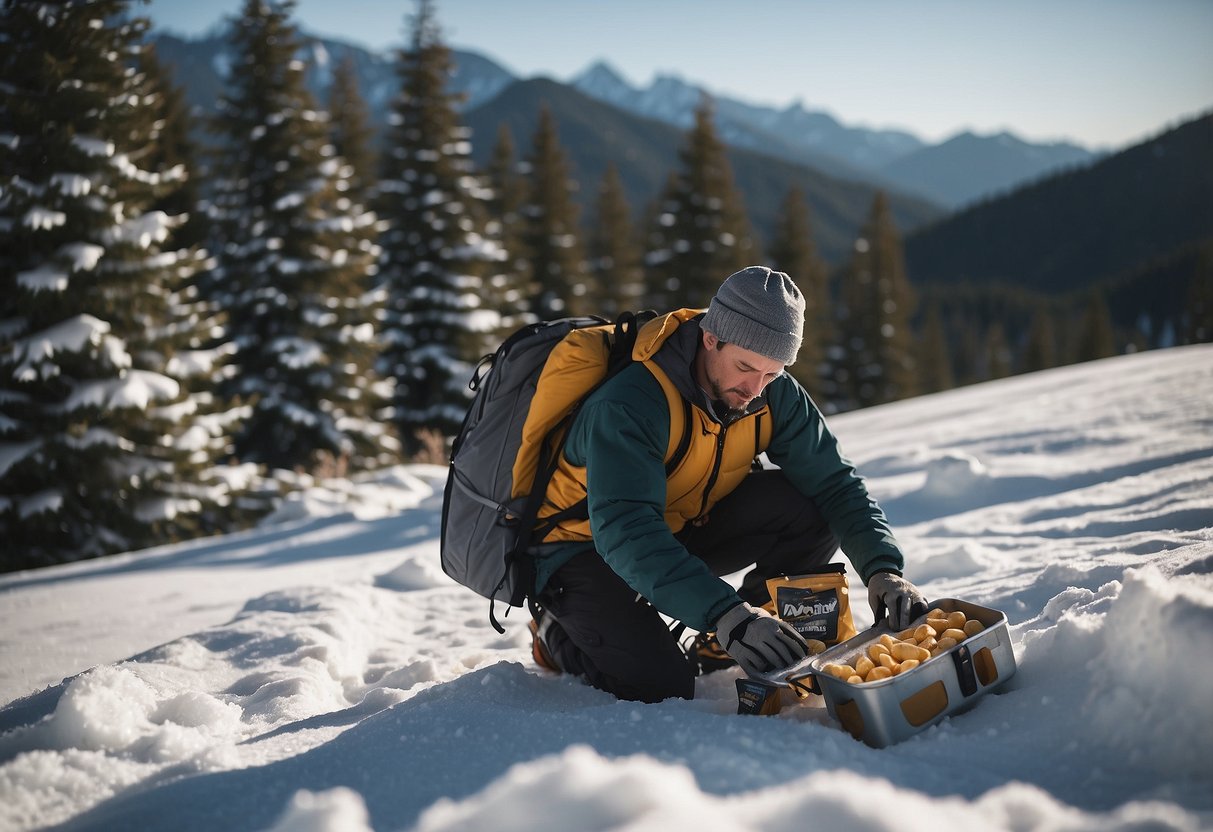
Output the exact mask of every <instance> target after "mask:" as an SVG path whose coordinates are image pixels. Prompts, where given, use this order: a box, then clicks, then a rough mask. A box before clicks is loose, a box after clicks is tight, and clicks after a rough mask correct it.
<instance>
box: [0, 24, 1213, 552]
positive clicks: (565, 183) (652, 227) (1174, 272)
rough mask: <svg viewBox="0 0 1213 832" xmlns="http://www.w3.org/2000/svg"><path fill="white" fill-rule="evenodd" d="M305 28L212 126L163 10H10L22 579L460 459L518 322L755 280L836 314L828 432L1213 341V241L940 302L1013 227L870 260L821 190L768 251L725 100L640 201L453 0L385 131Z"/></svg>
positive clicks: (1, 499)
mask: <svg viewBox="0 0 1213 832" xmlns="http://www.w3.org/2000/svg"><path fill="white" fill-rule="evenodd" d="M293 9H294V6H293V3H292V2H290V1H289V0H287V2H267V1H266V0H245V2H244V3H243V6H242V8H241V10H240V11H239V13H238V14H237V15H236V16H235V17H234V18H233V19H231V20H230V21H229V27H228V30H227V37H228V38H229V41H230V45H231V48H232V53H233V55H234V56H236V58H235V60H234V62H233V65H232V67H231V70H230V72H229V74H228V77H227V79H226V81H225V84H224V87H223V89H222V90H221V91H220V92H219V95H218V98H217V101H218V107H217V108H216V111H215V113H216V114H215V115H214V116H213V118H208V119H207V121H206V123H203V124H200V123H197V117H196V116H193V115H191V113H190V112H189V111H188V110H187V108H186V107H185V105H184V103H183V96H182V91H181V88H180V87H179V86H178V85H177V83H176V81H175V79H174V78H173V77H172V76H171V73H170V72H169V71H168V69H167V68H166V67H165V66H164V65H163V64H162V62H161V61H160V60H159V59H158V57H157V54H156V51H155V49H154V47H153V46H152V40H153V38H152V37H151V33H150V31H149V24H148V22H147V21H146V19H144V18H141V17H140V16H139V14H138V11H139V10H138V7H137V5H133V4H131V3H129V2H128V0H74V2H67V0H4V5H3V11H2V13H0V67H2V69H0V550H2V552H0V555H2V557H0V571H11V570H15V569H25V568H31V567H38V566H44V565H49V564H53V563H60V562H65V561H72V560H77V559H81V558H88V557H95V556H99V555H104V554H109V553H114V552H121V551H127V550H131V549H137V548H143V547H147V546H151V545H155V544H160V543H168V542H172V541H176V540H181V539H185V538H190V537H196V536H200V535H206V534H215V533H221V532H227V531H232V530H235V529H239V528H243V527H246V526H248V525H249V524H250V523H253V522H255V521H256V519H257V518H259V517H261V516H263V515H264V514H265V513H266V512H267V511H269V510H270V509H271V508H272V506H273V505H274V504H275V501H276V500H278V499H280V498H281V496H282V495H283V494H284V493H285V492H287V491H289V490H290V489H292V488H294V487H296V486H297V485H298V484H299V483H302V482H307V481H309V480H310V479H313V478H324V477H333V478H340V477H349V476H357V475H358V474H359V473H361V472H366V471H370V470H374V469H379V468H383V467H385V466H389V465H393V464H396V463H399V462H401V461H422V462H435V463H444V462H445V460H446V458H447V453H448V446H449V442H450V440H451V438H452V436H453V435H454V433H455V432H456V431H457V430H458V428H459V425H460V423H461V422H462V419H463V416H464V413H465V411H466V407H467V404H468V402H469V397H470V391H469V388H468V381H469V379H470V378H471V377H472V373H473V371H474V369H475V367H476V365H477V362H478V361H479V360H480V359H481V358H482V357H483V356H485V355H486V354H488V353H491V352H492V351H493V350H494V349H495V348H496V346H497V345H498V344H499V343H500V342H501V341H502V340H503V339H504V338H505V337H506V336H507V335H508V334H509V333H510V332H512V331H514V330H515V329H517V328H518V327H519V326H521V325H523V324H525V323H528V322H532V321H535V320H543V319H550V318H554V317H562V316H566V315H584V314H595V315H602V316H604V317H606V318H608V319H609V318H612V317H613V316H615V315H616V314H618V313H619V312H621V311H624V310H629V309H644V308H653V309H657V310H665V309H672V308H677V307H681V306H689V307H703V306H706V305H707V303H708V301H709V300H710V298H711V296H712V294H713V292H714V291H715V288H716V286H717V285H718V284H719V283H720V281H721V280H722V279H723V278H724V277H726V276H727V275H728V274H730V273H732V272H733V271H735V270H737V269H739V268H741V267H744V266H746V265H750V264H754V263H765V264H768V265H770V266H772V267H774V268H777V269H780V270H783V271H787V272H788V273H789V274H791V275H792V277H793V278H794V279H795V280H796V281H797V283H798V285H799V286H800V287H801V289H802V291H803V292H804V294H805V296H806V299H807V301H808V311H807V322H806V329H805V332H806V337H805V342H804V346H803V349H802V352H801V355H800V358H799V360H798V361H797V363H796V364H794V365H793V366H792V367H791V368H790V372H791V373H792V374H793V375H794V376H795V377H796V378H797V379H798V380H799V381H800V382H801V383H802V384H803V385H804V386H805V387H806V389H808V390H809V391H810V393H811V394H812V395H813V397H814V398H815V400H816V401H817V402H818V404H819V405H820V406H821V408H822V410H823V411H825V412H827V413H836V412H841V411H847V410H853V409H856V408H862V407H868V406H872V405H878V404H882V403H885V402H891V401H895V400H898V399H903V398H906V397H910V396H914V395H918V394H921V393H927V392H935V391H940V390H945V389H948V388H950V387H953V386H956V385H959V384H969V383H973V382H978V381H982V380H986V379H993V378H999V377H1002V376H1006V375H1010V374H1012V373H1017V372H1026V371H1032V370H1039V369H1045V368H1048V367H1053V366H1058V365H1061V364H1065V363H1071V362H1076V361H1084V360H1090V359H1096V358H1100V357H1105V356H1110V355H1114V354H1117V353H1120V352H1124V351H1126V350H1133V349H1146V348H1154V347H1159V346H1168V345H1172V344H1181V343H1190V342H1195V341H1208V340H1211V339H1213V289H1211V287H1213V248H1211V247H1210V246H1209V245H1203V246H1190V247H1186V248H1181V249H1179V250H1178V251H1177V253H1173V254H1172V255H1169V256H1167V257H1165V258H1161V259H1158V260H1156V261H1153V262H1152V263H1151V264H1150V265H1149V266H1148V267H1147V268H1144V269H1143V270H1139V271H1138V272H1135V273H1133V274H1126V275H1123V276H1122V277H1121V279H1120V280H1119V282H1117V283H1116V284H1115V285H1111V286H1098V287H1095V288H1091V287H1089V286H1088V287H1085V288H1083V289H1081V290H1079V289H1075V290H1073V291H1069V292H1062V293H1058V292H1051V291H1047V289H1048V287H1049V285H1050V281H1056V280H1057V279H1059V278H1057V276H1056V275H1054V274H1049V273H1041V274H1039V275H1038V276H1034V277H1033V280H1032V281H1028V282H1024V283H1022V284H1014V281H1009V282H1005V283H997V282H996V281H997V279H1000V278H1005V277H1006V275H1005V274H999V275H995V276H994V277H992V278H991V280H992V281H995V282H996V285H995V288H991V287H990V285H988V284H989V283H990V281H985V282H982V283H981V284H980V285H978V284H976V283H974V282H973V279H974V278H977V277H981V275H975V274H972V273H971V271H966V270H965V268H962V267H959V266H958V267H956V268H955V269H953V270H952V271H946V270H944V271H941V272H940V273H939V276H940V278H941V279H940V280H938V281H935V282H920V283H912V282H911V280H910V277H909V270H912V268H913V266H914V264H915V263H916V262H920V261H921V262H925V260H924V258H929V259H930V261H931V262H932V263H937V262H941V260H940V258H939V257H935V256H934V255H931V254H930V252H931V247H932V246H937V247H938V248H939V250H940V251H945V252H946V251H948V250H949V248H948V247H949V246H954V245H955V240H956V239H957V237H958V236H963V235H976V234H984V233H986V232H985V231H983V230H982V229H983V228H985V227H986V226H984V225H981V222H982V217H981V215H980V214H977V215H976V216H977V219H976V220H974V219H972V218H971V217H970V218H969V219H966V218H965V217H964V216H963V215H962V216H957V217H955V218H949V219H945V220H942V221H941V222H940V223H938V224H936V225H934V226H933V227H932V228H931V229H928V230H926V231H924V232H922V233H920V234H918V235H916V236H915V237H914V238H913V239H911V240H910V241H909V243H910V245H909V246H908V247H907V243H906V241H903V233H904V232H903V230H902V229H899V227H898V225H897V222H896V220H895V218H894V211H893V210H891V208H890V202H889V198H888V197H887V195H886V194H884V193H876V195H875V198H874V199H873V200H872V203H871V205H870V207H869V210H868V212H867V218H866V221H865V222H864V223H863V224H862V226H861V227H860V228H858V229H857V230H856V232H855V235H854V239H853V240H852V241H851V245H850V250H849V254H848V255H847V256H846V257H845V258H843V259H842V260H840V261H836V262H832V263H831V262H827V261H826V260H825V259H824V258H823V257H822V255H821V253H820V251H819V246H818V244H817V242H816V234H815V229H814V222H815V219H814V213H813V209H812V204H811V200H810V199H809V197H808V195H807V194H806V193H804V192H803V191H802V190H801V189H800V188H799V187H798V186H797V185H796V184H795V183H792V184H789V185H788V186H787V188H786V191H784V192H783V193H781V194H780V195H779V197H780V202H779V208H778V214H777V216H776V217H775V220H774V222H773V223H771V224H770V226H769V228H768V229H766V230H765V232H764V233H760V232H758V231H756V230H755V227H754V225H753V224H752V222H751V219H750V217H749V215H748V213H747V207H746V204H745V200H744V199H743V197H742V195H741V193H740V191H739V189H738V186H737V183H736V181H735V177H734V171H733V168H732V166H731V164H730V157H729V149H728V148H727V147H726V145H725V144H724V142H723V141H722V139H721V137H720V136H719V135H718V134H717V131H716V129H715V127H714V119H713V103H712V101H711V100H710V99H709V98H706V97H705V98H704V100H703V101H702V102H701V103H700V106H699V109H698V111H697V114H696V118H695V121H694V124H693V125H691V126H690V127H689V128H688V129H687V130H686V132H685V134H684V135H683V136H682V137H681V147H680V149H679V152H678V154H677V159H676V162H675V164H674V165H673V166H672V167H671V169H669V170H668V171H666V172H665V179H664V185H663V186H662V187H661V188H660V190H659V191H658V192H655V193H653V194H652V195H651V198H650V199H649V201H648V202H647V204H646V206H645V208H644V210H642V211H637V210H635V209H634V207H633V204H632V202H631V201H630V200H629V199H628V197H627V194H626V192H625V186H624V182H625V180H626V179H627V172H626V171H625V170H622V169H621V168H620V167H619V166H618V165H616V164H615V163H607V164H605V165H604V166H603V173H602V175H601V178H600V179H597V180H596V181H580V182H579V181H577V180H576V179H575V177H574V175H573V172H572V166H571V163H570V154H569V151H568V148H567V147H566V146H565V145H564V144H563V143H562V137H561V135H560V129H559V122H558V119H556V118H555V117H554V116H553V114H552V113H551V112H550V111H548V110H546V109H545V110H543V111H542V112H540V114H539V117H538V119H537V120H536V122H535V125H536V126H535V128H534V130H533V133H531V134H529V135H514V134H513V133H512V132H511V130H510V129H509V127H508V126H507V125H504V124H503V125H502V126H501V128H500V129H499V130H498V131H497V132H496V133H495V134H494V135H486V136H482V135H475V136H473V135H472V133H471V131H470V130H469V128H468V127H467V125H466V124H465V123H464V122H463V120H462V116H461V111H460V107H459V103H460V102H459V97H458V95H457V94H455V93H453V92H452V91H451V89H450V85H449V80H450V75H451V54H450V50H449V48H448V47H447V46H446V45H445V44H444V41H443V35H442V31H441V27H440V25H439V21H438V18H437V11H436V9H435V7H434V5H433V3H432V2H431V0H419V2H418V3H417V4H416V7H415V10H414V11H412V12H411V13H409V14H408V15H407V17H406V29H407V31H408V33H409V38H408V42H407V45H406V46H405V47H404V48H402V49H401V50H399V52H398V53H397V55H396V56H395V66H396V74H397V80H398V90H397V92H396V95H395V98H394V103H393V105H392V109H391V112H390V114H389V117H388V125H389V127H388V130H387V133H386V135H385V136H384V137H383V138H382V140H380V139H379V138H377V137H376V136H375V135H374V134H373V131H372V129H371V127H370V124H371V119H370V116H369V114H368V112H367V108H366V105H365V104H364V103H363V102H362V101H361V100H360V98H359V95H358V90H357V87H356V84H355V83H354V81H353V74H352V69H351V67H350V66H349V65H340V66H338V67H337V69H336V72H335V75H334V81H333V85H332V89H331V90H330V93H329V95H328V97H327V100H317V98H316V97H315V96H313V94H312V93H310V92H309V91H308V88H307V86H306V85H305V83H304V67H303V65H302V63H301V62H300V61H299V60H298V59H297V57H296V53H297V51H298V48H299V43H300V34H299V32H298V29H297V26H296V25H295V23H294V22H293V20H292V13H293ZM1205 123H1206V128H1205V129H1206V130H1207V124H1208V119H1206V120H1205ZM199 137H204V138H203V139H200V138H199ZM473 142H477V143H478V144H477V147H478V148H479V149H480V150H481V153H480V154H476V153H474V152H473V151H474V147H473ZM482 142H484V143H488V145H487V146H482V145H480V144H479V143H482ZM478 158H479V159H482V160H487V161H483V162H479V163H478V162H477V161H476V160H477V159H478ZM1126 175H1129V174H1126ZM1046 185H1047V183H1046ZM1046 185H1042V186H1041V187H1045V186H1046ZM579 195H582V196H585V197H586V198H584V199H583V198H580V196H579ZM1065 200H1071V202H1072V203H1073V204H1077V202H1078V200H1079V197H1078V196H1072V195H1070V194H1069V193H1068V192H1065V191H1061V192H1059V194H1058V196H1057V198H1056V200H1054V202H1057V203H1059V204H1060V205H1061V208H1059V210H1063V209H1064V208H1065V206H1067V205H1070V204H1071V203H1070V202H1065ZM585 206H589V208H588V210H586V208H585ZM983 208H984V209H985V210H987V211H988V210H990V207H989V206H978V207H977V208H976V209H975V211H980V210H982V209H983ZM1074 210H1078V209H1074ZM1041 221H1042V222H1045V223H1057V222H1058V220H1056V219H1050V218H1047V217H1044V218H1041ZM966 223H968V224H966ZM1058 233H1063V234H1064V233H1067V231H1066V230H1065V229H1064V228H1063V229H1062V230H1060V231H1059V232H1058ZM1078 233H1082V234H1087V233H1088V230H1087V228H1086V226H1082V225H1075V234H1078ZM1088 236H1089V235H1088ZM1078 243H1080V244H1081V246H1082V251H1086V252H1088V253H1090V254H1092V256H1094V254H1100V255H1102V254H1103V253H1104V252H1103V251H1102V250H1095V249H1094V248H1093V246H1094V244H1093V243H1090V242H1089V241H1088V238H1087V237H1083V238H1082V239H1080V240H1078ZM1117 244H1118V245H1126V246H1127V245H1132V244H1133V241H1132V240H1129V239H1120V240H1118V242H1117ZM1013 245H1014V243H1013V241H1006V240H1003V239H1002V238H998V239H996V240H994V239H992V240H991V242H990V256H991V258H993V259H992V262H996V263H998V264H1001V265H1002V266H1005V267H1006V268H1013V267H1015V264H1016V262H1017V261H1016V259H1015V258H1016V256H1017V253H1016V252H1015V251H1014V250H1013ZM998 246H1003V247H1004V248H998ZM1006 247H1010V248H1006ZM1072 254H1073V253H1072ZM1088 259H1089V258H1086V257H1084V256H1082V254H1081V253H1079V254H1073V256H1072V257H1071V260H1068V261H1064V262H1059V264H1058V269H1059V270H1060V271H1059V272H1058V273H1059V274H1071V273H1072V272H1073V269H1074V268H1079V267H1081V264H1084V263H1086V262H1087V261H1088ZM1076 264H1079V265H1076ZM1023 270H1024V271H1027V266H1024V267H1023ZM1159 285H1166V286H1169V287H1173V288H1174V290H1175V291H1177V292H1184V293H1186V295H1185V302H1184V304H1183V307H1184V310H1185V312H1184V315H1183V316H1182V317H1181V318H1174V317H1170V316H1169V315H1170V313H1169V312H1168V311H1167V310H1161V311H1159V312H1158V314H1156V315H1152V314H1149V312H1150V310H1151V308H1152V307H1151V306H1150V304H1151V302H1152V301H1151V298H1152V297H1153V296H1152V295H1151V291H1150V290H1151V287H1157V286H1159ZM1126 310H1144V312H1142V313H1139V314H1135V315H1132V316H1130V315H1128V313H1127V312H1126ZM1126 321H1132V323H1131V324H1126Z"/></svg>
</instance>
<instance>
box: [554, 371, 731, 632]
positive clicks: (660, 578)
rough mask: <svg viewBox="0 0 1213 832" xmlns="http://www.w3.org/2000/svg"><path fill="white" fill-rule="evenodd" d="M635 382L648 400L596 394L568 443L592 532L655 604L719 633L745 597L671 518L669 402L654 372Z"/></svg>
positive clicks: (605, 554)
mask: <svg viewBox="0 0 1213 832" xmlns="http://www.w3.org/2000/svg"><path fill="white" fill-rule="evenodd" d="M637 369H638V370H639V372H640V373H644V375H645V377H648V371H647V370H645V369H644V368H643V367H638V368H637ZM628 372H631V371H625V373H624V374H621V376H620V377H619V378H618V379H617V380H619V381H621V382H622V381H625V379H624V378H623V376H624V375H627V373H628ZM632 379H635V380H636V381H637V383H635V384H633V385H632V386H631V389H630V390H629V391H628V394H629V397H634V396H639V397H643V399H644V400H643V401H636V400H635V399H633V400H630V401H627V402H626V403H625V402H624V401H622V400H620V399H618V398H602V397H592V398H591V399H590V400H589V401H587V402H586V404H585V405H584V406H583V408H582V411H581V413H580V414H579V415H578V417H577V420H576V423H575V424H574V426H573V431H572V432H571V434H570V437H569V442H568V444H567V445H566V447H565V453H566V455H567V456H568V458H569V461H570V462H573V463H574V464H577V465H585V467H586V484H587V491H588V498H587V500H588V504H589V514H590V533H591V534H592V535H593V538H594V545H595V547H596V548H597V550H598V553H599V554H600V555H601V556H602V558H603V560H605V561H606V562H607V565H608V566H610V567H611V569H612V570H614V571H615V573H616V574H618V575H619V576H620V577H621V578H622V579H623V580H624V581H625V582H627V584H628V586H630V587H632V588H633V589H635V590H636V591H637V592H638V593H640V594H641V595H642V596H644V597H645V598H646V599H648V601H649V602H650V603H651V604H652V605H653V606H654V607H656V608H657V609H658V610H659V611H661V612H663V613H665V614H666V615H668V616H670V617H672V618H675V619H678V620H679V621H682V622H683V623H684V624H686V625H687V626H688V627H691V628H692V629H695V630H699V631H701V632H702V631H705V630H711V629H712V626H713V625H714V623H715V622H716V619H718V618H719V617H720V616H721V615H722V614H723V613H724V612H725V611H726V610H728V609H729V608H730V607H732V606H734V605H736V604H738V603H740V601H741V598H740V597H739V596H738V595H737V592H736V591H735V590H734V589H733V588H732V587H731V586H730V585H729V584H727V583H726V582H725V581H723V580H721V579H720V578H717V577H716V576H715V575H713V574H712V572H711V570H710V569H708V567H707V565H706V564H705V563H704V562H703V561H702V560H700V559H699V558H697V557H695V556H693V555H692V554H691V553H690V552H688V551H687V550H686V547H684V546H683V545H682V544H681V543H679V542H678V540H677V539H676V538H675V537H674V534H673V532H671V531H670V527H669V525H667V523H666V522H665V502H666V490H665V484H666V477H665V460H664V457H665V452H666V448H667V447H668V445H669V435H670V420H669V407H668V405H667V404H666V401H665V396H664V394H663V393H662V392H661V388H660V387H659V386H658V385H657V384H656V382H655V381H653V380H652V379H651V377H648V381H650V382H651V385H648V384H644V383H643V382H642V381H641V380H640V378H639V377H638V376H637V375H635V374H633V375H632Z"/></svg>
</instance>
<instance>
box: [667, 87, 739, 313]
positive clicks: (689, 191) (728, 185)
mask: <svg viewBox="0 0 1213 832" xmlns="http://www.w3.org/2000/svg"><path fill="white" fill-rule="evenodd" d="M679 159H680V162H681V167H680V169H679V171H678V172H677V174H675V175H674V176H673V177H672V178H671V180H670V183H669V185H667V187H666V190H665V192H664V193H663V194H662V196H661V197H660V200H659V202H658V209H657V211H656V212H655V217H656V223H655V224H654V225H653V226H652V227H651V228H650V229H648V231H647V235H648V243H647V246H646V247H647V249H648V251H647V254H646V255H645V263H646V266H647V267H648V279H649V292H650V296H651V298H652V300H653V302H654V303H655V304H656V308H658V309H664V308H674V307H678V306H691V307H706V306H707V305H708V303H709V302H710V301H711V300H712V296H713V295H714V294H715V293H716V289H717V288H718V287H719V286H720V283H721V281H723V280H724V279H725V278H726V277H728V276H729V275H730V274H732V273H733V272H735V271H737V270H738V269H742V268H745V267H746V266H749V265H753V264H755V263H758V262H759V261H760V259H761V255H760V252H759V250H758V244H757V241H756V240H755V239H754V236H753V233H752V232H751V230H750V225H749V220H748V219H747V218H746V213H745V207H744V204H743V202H742V199H741V195H740V193H739V192H738V191H737V188H736V187H735V185H734V183H733V170H732V166H731V165H730V164H729V160H728V157H727V156H726V155H725V147H724V144H722V143H721V141H720V139H719V138H718V137H717V135H716V128H715V125H714V107H713V105H712V102H711V100H710V99H708V98H706V97H705V98H704V100H703V102H702V103H701V104H700V105H699V107H698V108H697V109H696V111H695V124H694V125H693V126H692V127H691V129H690V131H689V132H688V133H687V136H686V144H685V145H684V146H683V147H682V149H681V150H680V151H679Z"/></svg>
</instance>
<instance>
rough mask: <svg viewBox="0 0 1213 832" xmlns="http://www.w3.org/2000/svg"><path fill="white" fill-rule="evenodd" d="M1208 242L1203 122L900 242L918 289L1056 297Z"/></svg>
mask: <svg viewBox="0 0 1213 832" xmlns="http://www.w3.org/2000/svg"><path fill="white" fill-rule="evenodd" d="M1210 238H1213V115H1206V116H1204V117H1203V118H1199V119H1196V120H1194V121H1191V122H1188V123H1187V124H1184V125H1182V126H1180V127H1177V128H1175V129H1173V130H1170V131H1169V132H1167V133H1164V134H1162V135H1161V136H1158V137H1157V138H1155V139H1153V140H1151V141H1147V142H1144V143H1142V144H1139V145H1137V146H1135V147H1132V148H1130V149H1128V150H1125V151H1123V152H1121V153H1117V154H1116V155H1114V156H1110V157H1108V158H1106V159H1104V160H1103V161H1101V162H1098V163H1096V164H1094V165H1092V166H1090V167H1088V168H1085V169H1082V170H1078V171H1074V172H1072V173H1067V174H1061V175H1058V176H1054V177H1052V178H1050V179H1047V180H1045V181H1042V182H1039V183H1037V184H1035V185H1031V186H1028V187H1025V188H1022V189H1020V190H1018V191H1015V192H1014V193H1012V194H1010V195H1008V196H1006V197H1004V198H1002V199H998V200H994V201H990V202H985V203H982V204H980V205H976V206H974V207H972V208H970V209H968V210H966V211H962V212H960V213H958V214H954V215H952V216H950V217H948V218H946V219H944V220H941V221H940V222H938V223H937V224H935V225H932V226H930V227H926V228H922V229H919V230H918V231H917V232H916V233H913V234H911V235H909V236H908V238H907V240H906V261H907V266H908V269H909V273H910V278H911V280H913V281H914V282H916V283H920V284H936V285H938V284H957V283H962V282H964V283H971V284H989V283H1001V284H1005V285H1008V286H1015V287H1020V288H1024V289H1031V290H1038V291H1043V292H1048V293H1054V294H1056V293H1061V292H1067V291H1072V290H1077V289H1082V288H1085V287H1089V286H1091V285H1094V284H1097V283H1100V282H1102V281H1108V280H1111V279H1114V278H1118V277H1121V276H1124V275H1127V274H1131V273H1133V272H1135V271H1138V270H1140V269H1142V268H1144V267H1145V266H1146V265H1147V264H1149V263H1151V262H1160V261H1164V260H1168V259H1170V258H1173V257H1174V256H1175V255H1176V254H1177V253H1178V252H1180V251H1182V250H1184V249H1186V248H1190V247H1191V246H1193V245H1196V244H1198V243H1199V242H1200V241H1202V240H1209V239H1210Z"/></svg>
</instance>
